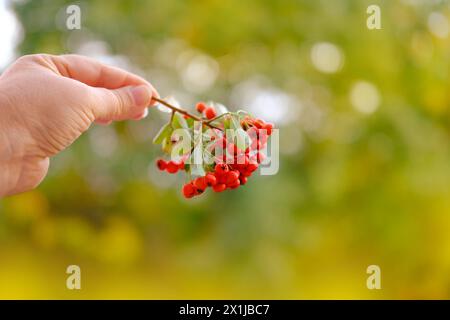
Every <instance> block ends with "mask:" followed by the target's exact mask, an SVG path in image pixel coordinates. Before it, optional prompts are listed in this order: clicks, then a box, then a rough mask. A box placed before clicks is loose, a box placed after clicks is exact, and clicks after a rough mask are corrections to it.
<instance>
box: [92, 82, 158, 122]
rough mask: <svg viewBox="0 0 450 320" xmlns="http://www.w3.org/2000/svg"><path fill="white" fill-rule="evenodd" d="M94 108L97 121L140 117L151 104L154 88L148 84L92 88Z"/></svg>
mask: <svg viewBox="0 0 450 320" xmlns="http://www.w3.org/2000/svg"><path fill="white" fill-rule="evenodd" d="M92 89H93V90H94V95H93V97H94V99H93V102H92V106H91V107H92V110H93V112H94V115H95V119H96V121H97V122H109V121H112V120H114V121H118V120H126V119H138V118H140V117H142V116H143V115H144V114H145V109H146V108H147V107H148V106H149V105H150V102H151V99H152V96H153V95H155V96H156V94H155V92H154V90H152V88H151V87H149V86H146V85H139V86H127V87H122V88H119V89H113V90H110V89H105V88H92Z"/></svg>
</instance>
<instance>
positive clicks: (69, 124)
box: [0, 54, 158, 197]
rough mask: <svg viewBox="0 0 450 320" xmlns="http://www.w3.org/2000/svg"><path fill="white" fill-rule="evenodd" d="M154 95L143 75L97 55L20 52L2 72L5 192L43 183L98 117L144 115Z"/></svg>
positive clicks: (1, 178)
mask: <svg viewBox="0 0 450 320" xmlns="http://www.w3.org/2000/svg"><path fill="white" fill-rule="evenodd" d="M152 97H158V93H157V92H156V90H155V89H154V88H153V87H152V85H151V84H150V83H148V82H147V81H145V80H144V79H142V78H140V77H138V76H136V75H134V74H131V73H128V72H126V71H124V70H121V69H118V68H114V67H111V66H106V65H104V64H101V63H99V62H97V61H95V60H93V59H89V58H86V57H83V56H77V55H62V56H52V55H46V54H37V55H29V56H24V57H21V58H20V59H18V60H17V61H16V62H15V63H14V64H12V65H11V66H10V67H9V68H8V69H7V70H6V71H5V72H4V73H3V74H2V75H1V76H0V197H1V196H5V195H11V194H16V193H20V192H24V191H27V190H30V189H33V188H35V187H36V186H37V185H39V183H40V182H41V181H42V180H43V178H44V177H45V175H46V174H47V170H48V166H49V161H50V160H49V158H50V157H51V156H53V155H55V154H57V153H58V152H60V151H62V150H64V149H65V148H67V147H68V146H69V145H70V144H71V143H72V142H74V141H75V140H76V139H77V138H78V137H79V136H80V135H81V134H82V133H83V132H85V131H86V130H87V129H88V128H89V126H90V125H91V124H92V123H93V122H97V123H101V124H109V123H111V122H112V121H117V120H126V119H136V120H139V119H142V118H143V117H145V116H146V114H147V107H148V106H149V105H150V104H153V103H154V101H152Z"/></svg>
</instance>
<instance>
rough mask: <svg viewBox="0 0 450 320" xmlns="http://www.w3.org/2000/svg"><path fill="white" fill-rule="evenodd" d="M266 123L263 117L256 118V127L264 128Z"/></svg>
mask: <svg viewBox="0 0 450 320" xmlns="http://www.w3.org/2000/svg"><path fill="white" fill-rule="evenodd" d="M264 125H265V123H264V121H262V120H261V119H256V120H255V127H257V128H258V129H262V127H263V126H264Z"/></svg>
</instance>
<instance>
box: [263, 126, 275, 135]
mask: <svg viewBox="0 0 450 320" xmlns="http://www.w3.org/2000/svg"><path fill="white" fill-rule="evenodd" d="M263 129H266V131H267V135H269V136H270V135H271V134H272V130H273V124H271V123H266V124H265V125H264V126H263Z"/></svg>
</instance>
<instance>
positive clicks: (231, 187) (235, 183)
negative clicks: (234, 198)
mask: <svg viewBox="0 0 450 320" xmlns="http://www.w3.org/2000/svg"><path fill="white" fill-rule="evenodd" d="M240 185H241V181H240V180H239V179H236V180H235V181H234V182H233V183H232V184H230V185H227V186H228V188H230V189H236V188H237V187H239V186H240Z"/></svg>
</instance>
